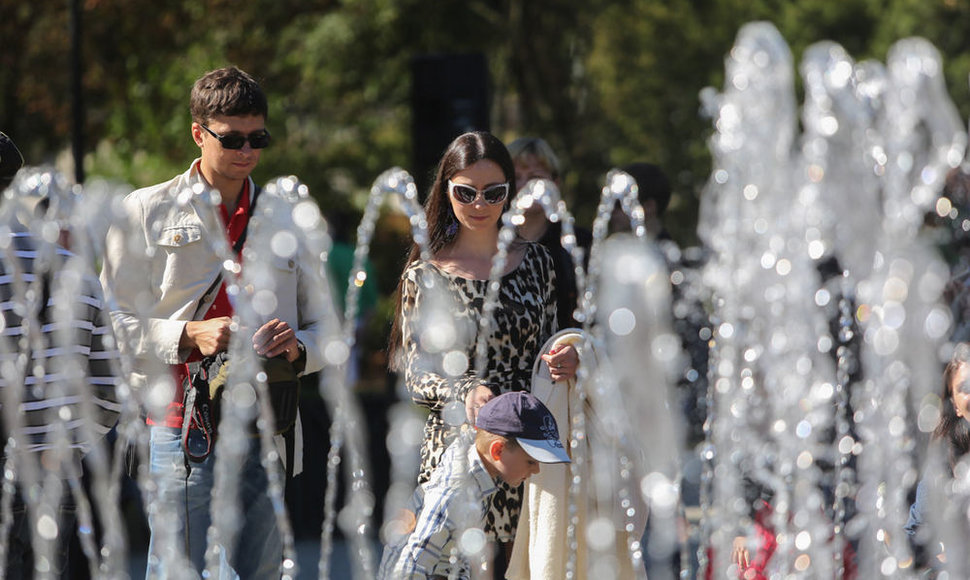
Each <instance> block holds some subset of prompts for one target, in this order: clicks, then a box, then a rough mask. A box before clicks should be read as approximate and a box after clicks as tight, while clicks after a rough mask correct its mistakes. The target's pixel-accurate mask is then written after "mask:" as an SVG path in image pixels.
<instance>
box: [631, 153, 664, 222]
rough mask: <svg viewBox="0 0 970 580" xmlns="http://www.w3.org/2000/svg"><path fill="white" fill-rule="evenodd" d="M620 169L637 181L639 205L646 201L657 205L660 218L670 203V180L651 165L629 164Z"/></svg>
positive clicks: (660, 170)
mask: <svg viewBox="0 0 970 580" xmlns="http://www.w3.org/2000/svg"><path fill="white" fill-rule="evenodd" d="M620 169H621V170H623V171H625V172H627V173H629V174H630V176H631V177H633V179H636V180H637V189H638V190H639V191H640V195H639V196H638V197H639V198H640V204H641V205H642V204H643V202H644V201H646V200H648V199H652V200H654V201H655V202H656V203H657V215H658V216H662V215H663V214H664V212H665V211H667V205H668V204H669V203H670V180H669V179H667V175H666V174H665V173H664V172H663V170H662V169H660V168H659V167H657V166H656V165H654V164H652V163H630V164H629V165H623V166H622V167H620Z"/></svg>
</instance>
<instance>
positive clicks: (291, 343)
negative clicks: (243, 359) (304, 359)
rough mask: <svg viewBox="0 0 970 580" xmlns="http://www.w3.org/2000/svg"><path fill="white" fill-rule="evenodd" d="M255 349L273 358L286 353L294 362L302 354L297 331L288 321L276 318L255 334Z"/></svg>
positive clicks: (287, 357)
mask: <svg viewBox="0 0 970 580" xmlns="http://www.w3.org/2000/svg"><path fill="white" fill-rule="evenodd" d="M253 349H255V350H256V354H258V355H260V356H265V357H266V358H273V357H276V356H279V355H281V354H285V355H286V360H288V361H290V362H293V361H295V360H296V359H297V357H299V356H300V348H299V342H298V341H297V340H296V332H294V331H293V329H292V328H290V325H289V324H287V323H286V322H284V321H282V320H280V319H278V318H274V319H273V320H270V321H269V322H267V323H266V324H264V325H262V326H260V327H259V330H257V331H256V334H254V335H253Z"/></svg>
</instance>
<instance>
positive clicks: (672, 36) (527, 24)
mask: <svg viewBox="0 0 970 580" xmlns="http://www.w3.org/2000/svg"><path fill="white" fill-rule="evenodd" d="M69 6H70V2H64V1H63V0H57V1H54V0H35V1H33V2H29V3H28V2H9V3H5V4H4V6H3V9H2V10H3V14H2V17H0V37H2V38H3V39H4V48H5V50H3V51H0V64H2V66H0V87H2V89H3V98H2V100H0V119H3V122H4V127H2V129H3V130H5V131H7V132H9V133H11V134H12V135H13V136H14V138H15V139H17V141H18V143H20V144H22V146H23V149H24V151H25V153H26V154H27V155H28V158H29V161H30V162H34V163H39V162H43V161H51V160H53V159H54V158H55V157H56V156H57V155H58V154H59V153H61V152H62V151H64V150H66V149H67V148H68V146H69V143H70V130H71V122H70V118H71V117H70V93H69V87H70V83H69V80H70V74H69V72H70V71H69V70H68V67H67V65H68V62H69V59H68V58H67V56H68V55H69V51H70V36H69V34H68V32H69V25H70V19H69V12H68V7H69ZM81 6H82V9H83V32H84V34H83V42H82V56H83V63H84V104H85V115H86V118H85V124H86V125H85V126H86V134H85V139H86V148H87V150H88V152H89V153H88V157H87V160H86V168H87V170H88V172H89V175H92V176H104V177H109V178H114V179H123V180H126V181H128V182H130V183H131V184H132V185H134V186H143V185H147V184H150V183H154V182H157V181H159V180H161V179H164V178H167V177H170V176H171V175H172V174H174V173H176V172H178V171H181V170H183V169H184V168H185V167H186V166H187V164H188V162H189V161H190V160H191V159H192V158H194V157H195V156H196V155H197V149H196V148H195V145H194V143H193V142H192V141H191V139H190V138H189V132H188V127H189V124H190V122H191V121H190V118H189V113H188V110H187V101H188V92H189V88H190V87H191V85H192V82H193V81H194V80H195V78H197V77H198V76H199V75H200V74H201V73H202V72H204V71H206V70H209V69H212V68H215V67H219V66H224V65H226V64H236V65H238V66H240V67H242V68H243V69H245V70H247V71H249V72H251V73H253V74H254V75H255V76H256V77H257V78H259V79H260V80H261V81H262V83H263V85H264V87H265V88H266V90H267V92H268V94H269V98H270V118H269V127H270V130H271V132H272V133H273V137H274V144H273V147H271V148H270V149H268V150H267V151H266V152H265V153H264V155H263V161H262V163H261V165H260V167H259V169H258V170H257V173H256V175H255V177H256V178H257V180H260V181H266V180H268V179H271V178H273V177H275V176H278V175H285V174H293V175H296V176H298V177H299V178H300V179H301V180H303V181H304V182H305V183H307V185H309V186H310V189H311V191H312V192H313V194H314V195H315V196H316V197H317V199H318V200H319V201H320V203H321V205H322V206H323V207H324V209H325V210H327V209H328V208H334V209H337V208H342V207H347V206H353V207H356V208H357V209H358V210H359V209H361V208H362V206H363V203H364V201H365V200H366V195H367V192H368V190H369V188H370V185H371V183H372V182H373V180H374V179H375V178H376V177H377V176H378V175H379V174H380V173H381V172H382V171H383V170H385V169H387V168H388V167H391V166H394V165H398V166H403V167H405V168H407V167H409V165H410V161H411V151H410V144H411V134H410V132H411V116H410V115H411V113H410V103H409V96H410V89H411V87H410V65H411V59H412V58H413V57H414V56H416V55H420V54H427V53H447V52H451V53H469V52H480V53H483V54H485V55H486V57H487V61H488V65H489V69H490V74H491V78H490V83H491V87H492V90H493V93H492V99H491V103H492V107H491V113H492V114H491V117H492V128H493V130H494V131H495V132H496V133H497V134H499V135H500V136H501V137H503V138H505V139H512V138H515V137H519V136H522V135H539V136H542V137H543V138H545V139H546V140H547V141H549V142H550V144H552V146H553V148H554V149H555V150H556V151H557V153H558V154H559V155H560V157H561V159H562V161H563V163H564V166H565V168H566V173H565V176H564V188H563V189H564V194H565V197H566V199H567V202H569V204H570V208H571V209H572V210H573V213H574V214H575V215H576V216H577V219H578V221H579V223H580V224H585V225H588V224H589V223H590V221H591V219H592V212H593V211H594V209H595V206H596V201H597V198H598V196H599V191H600V187H601V185H602V180H603V177H604V175H605V174H606V172H607V170H608V169H610V168H611V167H613V166H616V165H619V164H622V163H626V162H630V161H634V160H647V161H652V162H654V163H657V164H659V165H661V166H662V167H664V168H665V170H666V171H667V173H668V174H669V175H670V176H671V178H672V181H673V183H674V186H675V196H674V199H673V201H672V204H671V207H670V209H669V214H668V222H669V227H670V229H671V230H672V232H673V233H674V236H675V238H677V239H678V240H679V241H681V242H682V243H684V244H689V243H694V242H695V241H696V236H695V233H694V227H695V225H694V224H695V222H696V212H697V206H698V203H699V200H698V195H699V194H698V192H699V191H701V188H702V185H703V184H704V182H705V181H706V179H707V177H708V172H709V166H710V160H709V154H708V150H707V143H706V140H707V138H708V136H709V135H710V131H711V128H710V120H709V119H705V118H703V116H702V114H701V111H700V102H699V98H698V94H699V92H700V91H701V90H702V89H703V88H705V87H714V88H716V89H718V90H720V88H721V87H722V86H723V82H724V71H723V69H724V57H725V55H726V54H727V52H728V51H729V50H730V48H731V46H732V44H733V42H734V39H735V36H736V34H737V31H738V30H739V28H740V27H741V26H742V25H743V24H744V23H746V22H750V21H752V20H768V21H770V22H772V23H774V24H775V26H777V27H778V28H779V30H780V31H781V33H782V35H783V36H784V38H785V39H786V40H787V41H788V43H789V45H790V46H791V49H792V53H793V55H794V59H795V63H796V64H797V63H798V62H799V59H800V56H801V54H802V53H803V52H804V50H805V49H806V48H807V47H808V46H810V45H811V44H813V43H815V42H818V41H820V40H834V41H836V42H838V43H840V44H842V45H843V46H844V47H845V48H846V49H847V50H848V51H849V53H850V54H852V55H853V57H854V58H856V59H857V60H863V59H869V58H874V59H877V60H880V61H884V60H885V58H886V53H887V51H888V50H889V48H890V47H891V46H892V44H893V43H895V42H896V41H898V40H900V39H901V38H905V37H908V36H914V35H920V36H925V37H926V38H928V39H929V40H930V41H931V42H933V43H934V44H935V45H936V46H937V47H938V48H939V49H940V51H941V53H942V54H944V55H945V72H946V78H947V82H948V85H949V88H950V91H951V94H952V95H953V98H954V100H955V102H956V103H957V106H958V107H959V110H960V111H961V113H962V114H963V115H964V116H965V117H966V116H967V115H968V114H970V94H968V92H970V91H968V83H967V78H968V70H970V47H968V45H967V44H966V42H965V39H966V38H967V37H968V36H970V5H968V4H967V3H966V2H962V1H959V0H888V1H885V0H845V1H842V2H832V1H831V0H666V1H664V2H652V1H648V0H584V1H582V2H579V1H576V0H532V1H529V2H524V1H521V0H471V1H468V2H423V1H420V0H345V1H342V2H338V1H336V0H276V1H273V2H268V1H255V2H238V1H233V0H174V1H172V2H155V1H150V0H84V1H83V2H81Z"/></svg>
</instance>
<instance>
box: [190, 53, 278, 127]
mask: <svg viewBox="0 0 970 580" xmlns="http://www.w3.org/2000/svg"><path fill="white" fill-rule="evenodd" d="M189 109H190V111H191V112H192V120H193V121H194V122H196V123H207V122H208V121H209V120H211V119H212V118H213V117H215V116H222V117H245V116H248V115H262V116H263V118H264V119H266V118H267V117H268V114H267V113H268V110H267V105H266V95H265V94H264V93H263V89H262V88H260V86H259V83H257V82H256V79H254V78H253V77H251V76H249V75H248V74H247V73H245V72H243V71H242V70H240V69H238V68H236V67H234V66H230V67H226V68H220V69H217V70H214V71H210V72H207V73H205V74H204V75H203V76H202V77H201V78H200V79H199V80H197V81H195V85H194V86H193V87H192V97H191V99H190V101H189Z"/></svg>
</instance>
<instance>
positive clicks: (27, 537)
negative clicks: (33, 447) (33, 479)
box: [0, 462, 77, 580]
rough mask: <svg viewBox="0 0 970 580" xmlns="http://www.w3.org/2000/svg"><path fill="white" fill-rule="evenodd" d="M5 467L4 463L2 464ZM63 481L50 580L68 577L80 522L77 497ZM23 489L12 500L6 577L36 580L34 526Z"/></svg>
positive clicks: (18, 490)
mask: <svg viewBox="0 0 970 580" xmlns="http://www.w3.org/2000/svg"><path fill="white" fill-rule="evenodd" d="M0 465H2V462H0ZM67 485H68V484H67V482H66V481H65V482H64V492H63V496H62V499H61V503H60V505H59V506H58V509H57V516H58V522H57V524H58V530H59V533H58V537H57V538H56V539H55V540H53V541H54V542H56V544H55V545H54V548H53V554H52V556H53V558H54V561H53V562H50V570H51V574H50V576H49V577H51V578H67V577H68V570H67V564H68V554H69V553H70V548H71V537H72V536H73V534H74V529H75V523H76V521H77V506H76V504H75V502H74V496H72V495H71V492H70V490H69V489H68V488H67ZM21 493H22V490H21V487H20V486H19V485H18V486H17V493H16V495H14V498H13V505H12V510H11V511H12V512H13V525H12V526H11V528H10V537H9V538H7V550H8V552H7V570H6V577H7V578H8V579H10V580H23V579H29V578H33V577H34V545H33V538H32V537H31V533H30V530H31V523H30V518H29V514H28V513H27V506H26V504H25V503H24V500H23V496H22V495H21Z"/></svg>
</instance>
